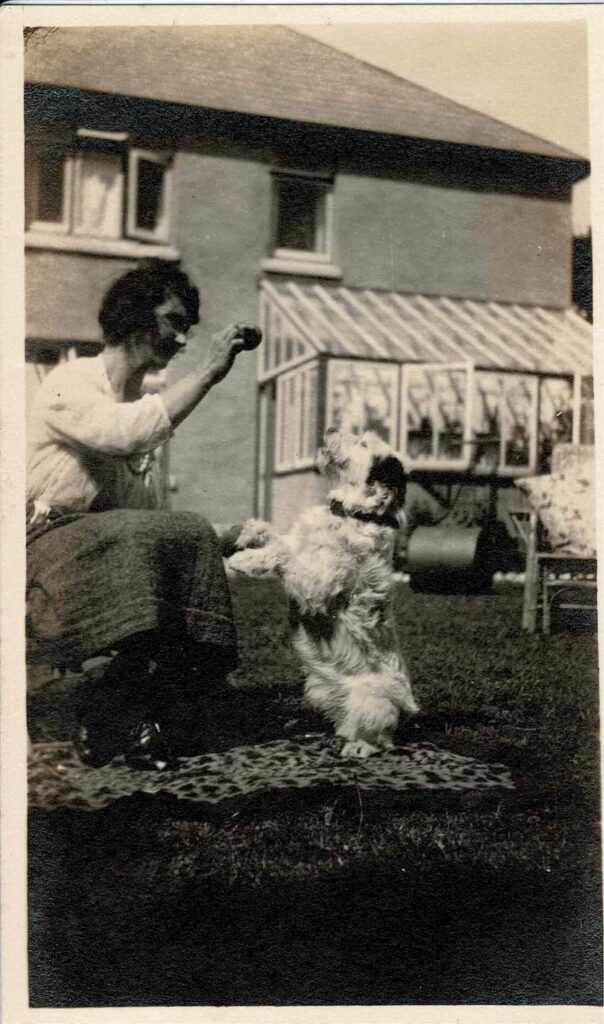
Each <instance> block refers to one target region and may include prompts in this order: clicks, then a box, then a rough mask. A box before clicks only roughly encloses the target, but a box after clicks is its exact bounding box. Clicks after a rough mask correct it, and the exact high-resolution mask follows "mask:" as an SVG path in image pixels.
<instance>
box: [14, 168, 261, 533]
mask: <svg viewBox="0 0 604 1024" xmlns="http://www.w3.org/2000/svg"><path fill="white" fill-rule="evenodd" d="M174 175H175V183H174V197H175V198H174V243H175V245H176V248H177V249H178V250H179V252H180V255H181V257H182V263H183V266H184V267H185V268H186V270H187V272H188V273H189V274H190V276H191V278H192V280H193V281H194V282H195V283H196V284H197V285H198V287H199V289H200V292H201V311H200V324H199V326H198V328H197V333H196V334H195V335H194V336H193V337H192V338H191V341H190V343H189V345H188V348H187V351H186V352H185V353H184V354H183V355H180V356H178V357H177V360H176V361H175V364H174V366H173V367H172V368H170V370H169V373H168V381H170V380H173V379H175V378H176V377H178V376H181V375H182V374H183V373H184V372H186V371H187V370H190V369H192V368H193V367H194V366H195V365H197V363H198V362H199V360H200V358H201V357H202V353H203V343H204V341H207V339H209V337H210V336H211V335H212V334H213V333H214V332H216V331H218V330H221V329H223V328H224V327H226V326H227V325H228V324H229V323H232V322H233V321H239V320H243V321H250V322H257V320H258V272H259V267H260V261H261V259H262V257H263V256H265V255H266V251H267V244H268V231H269V225H270V176H269V174H268V172H267V170H266V167H264V166H263V165H262V164H260V163H259V162H257V161H253V160H245V159H232V158H229V157H225V156H217V155H208V154H204V153H202V152H186V153H184V152H182V153H179V154H178V155H177V157H176V160H175V167H174ZM133 266H135V263H134V261H132V260H127V259H114V258H112V257H96V256H90V255H84V254H78V253H61V252H47V251H42V250H33V249H30V250H28V251H27V257H26V280H27V296H26V308H27V335H28V337H29V338H38V339H39V338H42V339H50V340H57V341H58V340H74V341H75V340H78V341H90V340H99V339H100V331H99V327H98V323H97V313H98V309H99V306H100V303H101V300H102V296H103V293H104V292H105V290H106V288H107V287H108V286H109V284H110V283H111V282H112V281H113V280H114V279H115V278H116V277H117V276H119V275H120V274H122V273H124V272H125V271H127V270H130V269H132V267H133ZM255 404H256V355H255V353H242V354H241V356H240V357H239V358H238V360H237V362H236V364H235V366H234V367H233V369H232V370H231V372H230V373H229V375H228V377H227V378H226V379H225V380H224V381H222V382H221V383H220V384H219V385H218V386H217V387H216V388H215V389H214V390H213V391H211V392H210V393H209V394H208V395H207V396H206V397H205V398H204V400H203V402H202V403H201V404H200V406H198V408H197V409H196V410H195V411H194V412H193V413H192V414H191V416H190V417H188V419H187V420H185V421H184V423H182V424H181V425H180V427H179V428H178V430H177V432H176V434H175V436H174V438H173V440H172V441H171V443H170V449H171V450H170V472H171V475H172V476H173V477H174V478H175V479H176V482H177V488H178V489H177V491H176V492H175V493H173V494H172V496H171V504H172V507H173V508H176V509H190V510H193V511H197V512H200V513H201V514H203V515H205V516H206V517H207V518H208V519H210V520H211V521H212V522H234V521H237V520H241V519H244V518H246V517H247V516H250V515H251V514H252V512H253V493H254V469H255V429H254V428H255Z"/></svg>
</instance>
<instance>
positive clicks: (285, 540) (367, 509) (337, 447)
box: [230, 430, 418, 757]
mask: <svg viewBox="0 0 604 1024" xmlns="http://www.w3.org/2000/svg"><path fill="white" fill-rule="evenodd" d="M317 464H318V466H319V469H321V470H322V471H323V472H324V473H326V474H327V475H328V476H330V477H332V478H334V482H335V484H336V486H335V487H334V489H333V490H331V491H330V493H329V495H328V498H329V500H330V502H331V504H330V506H325V507H323V506H320V507H317V508H312V509H309V510H307V511H306V512H304V513H303V515H302V516H301V517H300V519H299V520H298V521H297V522H296V523H295V525H294V526H293V528H292V529H291V530H290V532H289V533H287V534H285V535H284V536H279V535H278V534H276V533H275V531H274V530H273V528H272V527H271V526H270V524H268V523H264V522H261V521H259V520H253V519H252V520H249V521H248V522H247V523H246V524H245V526H244V527H243V530H242V532H241V534H240V536H239V538H238V541H237V547H238V548H239V549H240V550H239V551H238V552H237V553H236V554H234V555H233V556H232V557H231V559H230V565H231V567H232V568H233V569H235V570H237V571H238V572H242V573H245V574H246V575H250V576H263V575H267V574H276V575H278V576H279V577H280V578H281V580H282V581H283V585H284V587H285V590H286V592H287V594H288V596H289V598H290V600H291V605H292V620H293V625H294V646H295V648H296V651H297V652H298V655H299V656H300V658H301V660H302V664H303V667H304V670H305V673H306V684H305V696H306V699H307V701H308V702H309V703H310V705H311V706H312V707H313V708H315V709H316V710H318V711H321V712H322V713H323V714H325V715H326V716H327V717H328V718H329V719H330V720H331V721H332V722H333V723H334V725H335V728H336V733H337V735H338V736H340V737H342V738H343V740H344V744H343V747H342V756H344V757H368V756H369V755H370V754H373V753H376V752H377V751H378V750H381V749H386V748H388V747H391V746H392V745H393V736H394V732H395V730H396V727H397V724H398V720H399V716H400V712H401V711H402V712H403V713H405V714H406V715H413V714H415V713H416V712H417V710H418V708H417V705H416V703H415V699H414V697H413V693H412V690H411V683H410V681H409V676H408V673H407V669H406V667H405V663H404V661H403V658H402V656H401V653H400V650H399V646H398V643H397V638H396V632H395V628H394V623H393V620H392V614H391V597H392V576H393V570H392V557H393V545H394V537H395V527H396V525H397V523H396V519H395V515H396V513H397V512H398V511H399V510H400V509H401V507H402V504H403V501H404V496H405V474H404V471H403V467H402V465H401V463H400V462H399V460H398V458H397V457H396V455H395V454H394V452H393V451H392V450H391V449H390V448H389V447H388V446H387V445H386V444H384V442H383V441H381V440H380V439H379V438H378V437H377V436H376V435H375V434H372V433H366V434H364V435H363V436H362V437H360V438H357V437H353V436H351V435H344V434H340V433H339V432H338V431H335V430H328V431H327V433H326V435H325V447H324V448H322V449H321V451H320V452H319V455H318V458H317Z"/></svg>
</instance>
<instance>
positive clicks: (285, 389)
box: [279, 375, 299, 466]
mask: <svg viewBox="0 0 604 1024" xmlns="http://www.w3.org/2000/svg"><path fill="white" fill-rule="evenodd" d="M279 384H280V388H281V396H280V397H281V437H280V439H279V441H280V444H279V449H280V458H279V462H280V463H281V464H282V465H284V466H291V465H293V463H294V462H295V458H296V443H297V437H298V427H299V424H298V402H297V384H298V380H297V377H296V376H295V375H293V376H291V377H289V378H286V379H285V380H284V381H280V382H279Z"/></svg>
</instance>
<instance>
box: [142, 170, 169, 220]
mask: <svg viewBox="0 0 604 1024" xmlns="http://www.w3.org/2000/svg"><path fill="white" fill-rule="evenodd" d="M137 173H138V179H137V183H138V188H137V192H136V226H137V228H141V229H142V230H143V231H156V230H157V228H158V227H159V225H160V222H161V220H162V217H163V212H164V177H165V173H166V168H165V166H164V164H161V163H156V162H155V161H154V160H143V159H140V160H139V161H138V162H137Z"/></svg>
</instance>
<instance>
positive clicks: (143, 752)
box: [125, 722, 178, 772]
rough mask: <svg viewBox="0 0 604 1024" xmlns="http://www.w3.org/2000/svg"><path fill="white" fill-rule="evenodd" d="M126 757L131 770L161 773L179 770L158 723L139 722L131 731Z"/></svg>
mask: <svg viewBox="0 0 604 1024" xmlns="http://www.w3.org/2000/svg"><path fill="white" fill-rule="evenodd" d="M125 757H126V764H127V765H128V767H129V768H137V769H152V770H155V771H160V772H161V771H166V770H174V769H175V768H178V761H177V760H176V758H175V757H174V754H173V753H172V751H171V750H170V747H169V746H168V744H167V743H166V741H165V740H164V738H163V736H162V735H161V732H160V728H159V725H158V724H157V722H139V723H138V725H135V726H134V728H133V729H131V730H130V733H129V735H128V741H127V743H126V754H125Z"/></svg>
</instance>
